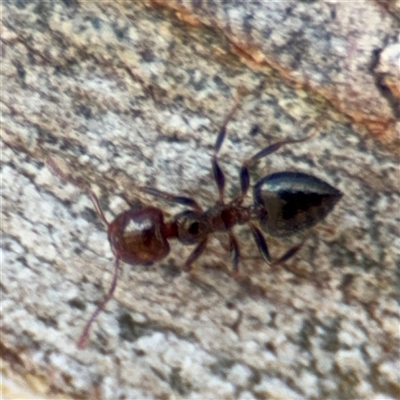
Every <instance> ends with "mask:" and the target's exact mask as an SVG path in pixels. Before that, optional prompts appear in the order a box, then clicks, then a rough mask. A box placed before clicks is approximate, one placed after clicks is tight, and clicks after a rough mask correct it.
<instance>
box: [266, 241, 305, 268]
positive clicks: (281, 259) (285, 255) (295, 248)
mask: <svg viewBox="0 0 400 400" xmlns="http://www.w3.org/2000/svg"><path fill="white" fill-rule="evenodd" d="M309 236H310V235H307V236H306V237H305V238H304V239H303V240H302V241H301V242H300V243H299V244H297V245H296V246H293V247H291V248H290V249H289V250H287V251H286V252H285V253H283V255H282V256H280V257H279V258H278V259H277V260H274V261H273V262H272V265H279V264H283V263H284V262H286V261H287V260H289V259H290V258H292V257H293V256H294V255H295V254H296V253H297V252H298V251H299V250H300V249H301V248H302V247H303V244H304V243H305V241H306V240H307V239H308V238H309Z"/></svg>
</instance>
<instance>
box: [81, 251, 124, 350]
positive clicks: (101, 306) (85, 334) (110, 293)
mask: <svg viewBox="0 0 400 400" xmlns="http://www.w3.org/2000/svg"><path fill="white" fill-rule="evenodd" d="M118 272H119V259H118V258H116V259H115V263H114V274H113V280H112V283H111V286H110V289H109V290H108V293H107V295H106V296H105V297H104V299H103V300H102V302H101V303H100V304H99V305H98V306H97V308H96V310H95V311H94V313H93V314H92V316H91V317H90V318H89V320H88V321H87V322H86V325H85V327H84V328H83V331H82V333H81V336H80V337H79V340H78V343H77V346H78V348H79V349H83V348H84V347H86V344H87V341H88V339H89V333H90V329H91V327H92V324H93V322H94V321H95V320H96V318H97V316H98V315H99V314H100V313H101V311H103V310H104V307H105V306H106V304H107V303H108V301H109V300H110V299H111V298H112V297H113V294H114V291H115V288H116V287H117V281H118Z"/></svg>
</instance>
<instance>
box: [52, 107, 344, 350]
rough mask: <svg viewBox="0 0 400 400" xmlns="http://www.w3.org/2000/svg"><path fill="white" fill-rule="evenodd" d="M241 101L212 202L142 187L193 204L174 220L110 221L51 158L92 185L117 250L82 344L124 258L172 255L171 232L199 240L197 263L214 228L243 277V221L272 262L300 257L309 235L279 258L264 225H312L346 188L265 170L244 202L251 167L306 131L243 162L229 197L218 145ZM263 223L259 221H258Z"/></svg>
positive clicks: (136, 260)
mask: <svg viewBox="0 0 400 400" xmlns="http://www.w3.org/2000/svg"><path fill="white" fill-rule="evenodd" d="M238 106H239V101H238V100H236V102H235V104H234V106H233V108H232V109H231V111H230V112H229V113H228V115H227V116H226V117H225V120H224V121H223V124H222V127H221V129H220V131H219V133H218V136H217V139H216V142H215V146H214V154H213V156H212V160H211V164H212V171H213V175H214V179H215V182H216V185H217V189H218V200H217V201H216V203H215V204H214V206H212V207H211V208H209V209H208V210H205V211H204V209H203V208H202V207H201V206H200V204H199V203H198V202H197V201H196V200H194V199H192V198H190V197H185V196H176V195H173V194H170V193H166V192H162V191H159V190H157V189H155V188H152V187H141V188H139V190H140V191H142V192H144V193H147V194H150V195H152V196H155V197H159V198H161V199H164V200H166V201H169V202H172V203H177V204H180V205H183V206H186V207H187V209H186V210H184V211H182V212H180V213H179V214H177V215H175V216H174V217H173V218H172V220H171V221H164V215H163V211H162V210H161V209H159V208H156V207H152V206H148V207H143V208H139V207H132V208H130V209H129V210H127V211H124V212H122V213H121V214H119V215H118V216H117V217H116V218H115V219H114V220H113V221H112V222H108V221H107V219H106V218H105V216H104V213H103V210H102V209H101V206H100V203H99V200H98V198H97V196H96V195H95V194H94V193H93V192H92V191H91V190H90V189H87V188H85V185H84V184H83V183H82V181H80V180H76V179H73V178H72V177H70V176H68V175H66V174H65V173H64V172H63V171H62V170H61V169H60V168H59V166H58V165H57V163H56V162H55V161H54V160H53V159H52V158H51V157H49V158H48V159H47V163H48V165H49V167H50V168H51V170H52V171H53V172H54V173H55V174H56V175H58V176H59V177H60V178H61V179H63V180H64V181H67V182H70V183H72V184H74V185H75V186H77V187H79V188H81V189H82V190H84V191H85V192H86V193H87V194H88V195H89V197H90V199H91V200H92V202H93V205H94V207H95V209H96V212H97V214H98V216H99V218H100V219H101V221H102V222H103V224H104V225H105V226H106V228H107V233H108V240H109V242H110V245H111V249H112V251H113V253H114V256H115V262H114V273H113V279H112V283H111V286H110V288H109V290H108V293H107V294H106V296H105V297H104V299H103V300H102V302H101V303H100V304H99V305H98V306H97V308H96V310H95V311H94V313H93V314H92V315H91V317H90V318H89V320H88V321H87V323H86V325H85V327H84V329H83V332H82V334H81V336H80V338H79V340H78V343H77V346H78V348H80V349H82V348H84V347H85V346H86V344H87V341H88V339H89V333H90V329H91V326H92V324H93V322H94V321H95V320H96V318H97V316H98V315H99V314H100V312H101V311H102V310H103V309H104V307H105V306H106V304H107V302H108V301H109V300H110V299H111V298H112V296H113V294H114V291H115V288H116V286H117V281H118V275H119V269H120V267H119V263H120V261H123V262H126V263H128V264H131V265H138V264H139V265H150V264H152V263H154V262H158V261H160V260H162V259H163V258H165V257H166V256H167V255H168V253H169V251H170V246H169V243H168V241H169V240H170V239H177V240H179V241H180V242H181V243H183V244H187V245H196V246H195V248H194V250H193V251H192V253H191V254H190V255H189V257H188V259H187V260H186V262H185V264H184V267H183V269H184V270H185V271H190V270H191V266H192V264H193V263H194V262H195V261H196V260H197V259H198V258H199V256H200V255H201V254H202V252H203V251H204V249H205V247H206V244H207V240H208V237H209V235H210V234H212V233H214V232H221V231H222V232H226V233H227V234H228V236H229V248H230V253H231V256H232V264H233V273H232V275H233V276H234V277H235V278H239V259H240V250H239V244H238V241H237V239H236V237H235V235H234V233H233V232H232V229H233V227H234V226H235V225H243V224H247V226H248V227H249V228H250V231H251V233H252V235H253V238H254V241H255V243H256V245H257V247H258V250H259V251H260V253H261V255H262V256H263V258H264V260H265V261H266V262H267V263H269V264H273V265H276V264H281V263H284V262H285V261H287V260H288V259H289V258H291V257H293V256H294V255H295V254H296V253H297V252H298V251H299V250H300V248H301V247H302V245H303V243H304V240H303V241H302V242H301V243H300V244H298V245H296V246H294V247H292V248H290V249H289V250H287V251H286V252H285V253H284V254H283V255H282V256H281V257H279V258H278V259H277V260H272V258H271V256H270V253H269V250H268V245H267V242H266V240H265V239H264V235H263V233H262V231H261V230H260V229H259V228H258V227H257V225H259V226H260V227H261V228H262V230H264V231H265V232H266V233H267V234H269V235H271V236H275V237H284V236H291V235H293V234H295V233H297V232H300V231H303V230H305V229H308V228H311V227H312V226H314V225H316V224H317V223H318V222H320V221H321V220H322V219H323V218H325V217H326V216H327V215H328V214H329V213H330V212H331V210H332V209H333V207H334V206H335V204H336V203H337V202H338V201H339V200H340V198H341V197H342V193H341V192H340V191H339V190H337V189H336V188H334V187H332V186H331V185H329V184H328V183H326V182H324V181H322V180H321V179H319V178H316V177H314V176H311V175H307V174H304V173H300V172H277V173H274V174H271V175H267V176H265V177H263V178H261V179H260V180H259V181H258V182H257V183H256V184H255V185H254V187H253V199H254V203H253V204H252V205H250V206H244V205H243V201H244V198H245V196H246V194H247V192H248V190H249V188H250V174H249V168H250V167H252V166H253V165H254V164H256V163H257V162H258V161H259V160H261V159H262V158H264V157H266V156H268V155H269V154H272V153H274V152H276V151H277V150H279V149H280V148H281V147H282V146H284V145H287V144H294V143H300V142H304V141H306V140H309V139H310V138H311V137H312V136H313V135H314V134H311V135H309V136H306V137H305V138H302V139H297V140H296V139H292V140H282V141H279V142H276V143H274V144H272V145H269V146H267V147H265V148H263V149H262V150H260V151H259V152H258V153H256V154H255V155H254V156H253V157H251V158H249V159H248V160H247V161H245V162H244V163H243V165H242V167H241V169H240V174H239V176H240V193H239V194H238V195H237V196H236V198H234V199H233V200H231V201H229V202H225V176H224V173H223V171H222V169H221V167H220V165H219V162H218V158H217V155H218V152H219V150H220V149H221V146H222V144H223V142H224V139H225V136H226V127H227V124H228V122H229V121H230V119H231V118H232V116H233V114H234V113H235V112H236V110H237V108H238ZM256 224H257V225H256Z"/></svg>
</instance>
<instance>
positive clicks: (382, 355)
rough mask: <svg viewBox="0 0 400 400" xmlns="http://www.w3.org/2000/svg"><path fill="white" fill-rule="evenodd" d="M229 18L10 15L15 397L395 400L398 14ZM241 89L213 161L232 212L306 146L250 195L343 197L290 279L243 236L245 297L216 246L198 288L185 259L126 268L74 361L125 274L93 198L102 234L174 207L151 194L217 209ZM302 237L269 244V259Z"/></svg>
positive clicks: (6, 16) (349, 9)
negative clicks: (247, 171)
mask: <svg viewBox="0 0 400 400" xmlns="http://www.w3.org/2000/svg"><path fill="white" fill-rule="evenodd" d="M236 3H237V4H236V5H235V6H233V5H229V4H228V5H222V4H219V3H217V2H203V1H201V0H200V1H199V0H197V1H196V0H193V1H191V2H190V1H187V0H185V1H184V2H179V1H175V0H174V1H173V0H168V1H162V0H152V1H149V2H147V3H146V4H144V3H140V2H132V3H127V2H110V3H103V2H97V3H86V2H82V3H81V2H77V1H64V2H63V3H52V2H40V1H36V2H30V3H25V2H22V1H19V2H10V3H6V4H3V13H2V55H3V57H2V58H3V59H2V69H1V73H2V90H1V98H2V137H1V145H2V153H1V154H2V157H1V168H2V183H3V186H2V189H3V192H2V204H3V207H2V211H3V213H2V236H3V241H2V254H3V258H2V271H1V291H2V296H1V343H0V344H1V357H2V361H3V363H2V374H3V378H4V379H3V383H2V394H3V397H4V398H35V397H34V396H36V397H39V398H51V399H54V398H63V399H65V398H68V397H70V398H74V399H76V398H85V399H86V398H101V399H124V398H125V399H142V398H157V399H158V398H160V399H165V398H171V399H172V398H202V399H206V398H207V399H211V398H212V399H214V398H215V399H217V398H218V399H233V398H238V399H256V398H257V399H259V398H274V399H275V398H276V399H282V398H284V399H297V398H299V399H300V398H329V399H330V398H332V399H338V398H340V399H359V398H372V397H374V396H378V395H384V396H386V397H385V398H393V399H395V398H398V397H399V395H400V386H399V372H398V358H399V328H400V316H399V304H398V300H399V297H398V290H399V289H398V288H399V286H398V285H399V282H398V268H399V265H400V262H399V261H400V257H399V253H400V246H399V233H400V232H399V226H400V224H399V209H400V201H399V198H400V190H399V169H398V158H397V156H398V145H399V98H400V95H399V90H398V82H399V71H398V59H399V47H400V46H399V42H398V33H399V31H400V30H399V13H398V7H397V6H396V4H397V3H396V4H395V3H393V4H390V3H389V2H387V3H385V2H381V3H377V2H373V1H364V2H345V3H335V4H333V3H330V2H323V1H321V2H315V3H309V2H304V3H301V2H296V1H287V2H259V3H256V2H243V3H241V2H236ZM396 7H397V8H396ZM243 87H245V88H246V90H247V91H248V95H247V96H245V97H244V98H243V99H242V100H241V104H240V108H239V110H238V111H237V112H236V113H235V115H234V116H233V118H232V120H231V121H230V122H229V124H228V130H227V132H228V133H227V138H226V140H225V142H224V143H223V147H222V149H221V151H220V153H219V161H220V164H221V166H222V168H223V170H224V173H225V175H226V179H227V182H228V184H227V190H226V195H227V197H229V198H233V197H234V196H235V194H236V193H237V192H238V190H239V170H240V166H241V165H242V163H243V162H244V161H245V160H246V159H248V158H249V157H251V156H252V155H254V154H255V153H256V152H257V151H259V150H260V149H261V148H264V147H265V146H267V145H268V144H271V143H273V142H276V141H280V140H285V139H299V138H303V137H305V136H307V135H308V134H310V133H311V132H314V131H316V132H317V134H316V135H315V136H314V137H313V138H312V139H310V140H308V141H306V142H303V143H298V144H294V145H287V146H284V147H283V148H282V149H281V150H279V151H278V152H277V153H275V154H273V155H271V156H268V157H267V158H266V159H265V160H262V161H260V162H259V164H258V165H257V167H256V168H254V169H252V171H251V180H252V183H253V184H254V183H255V182H256V181H257V179H260V178H261V177H263V176H265V175H267V174H269V173H272V172H277V171H301V172H304V173H308V174H311V175H314V176H316V177H318V178H320V179H323V180H325V181H326V182H329V183H330V184H331V185H333V186H335V187H337V188H338V189H340V190H341V191H342V192H343V193H344V197H343V198H342V200H341V201H340V202H339V204H338V205H337V206H336V208H335V209H334V210H333V212H332V213H331V214H330V215H329V216H328V217H327V218H326V220H325V221H323V222H322V223H321V224H319V225H318V226H317V227H316V228H314V229H313V230H311V232H310V236H309V238H308V239H307V240H306V242H305V244H304V246H303V248H302V249H301V251H300V252H299V253H298V254H297V255H296V256H295V257H293V258H292V259H290V260H289V261H288V262H287V263H286V265H285V266H276V267H271V266H268V265H267V264H266V263H265V262H264V261H263V259H262V257H261V255H259V254H258V252H257V250H256V245H255V243H254V242H253V240H252V238H251V236H250V233H249V230H248V229H247V228H246V227H245V226H244V227H238V228H235V233H236V234H237V236H238V238H239V244H240V249H241V255H242V256H241V261H240V270H241V274H242V276H243V277H244V278H243V280H241V281H239V282H238V281H236V280H234V279H233V278H232V277H231V276H230V275H229V273H227V271H229V270H230V269H231V264H230V260H229V244H228V243H229V242H228V239H227V237H226V235H222V234H216V235H215V236H213V238H212V240H210V241H209V243H208V245H207V248H206V250H205V252H204V253H203V255H202V256H201V258H199V260H198V261H197V262H196V268H195V271H194V273H193V275H190V274H188V273H186V272H183V271H182V269H181V268H182V266H183V264H184V262H185V260H186V258H187V257H188V255H189V254H190V252H191V251H192V250H193V247H192V246H183V245H181V244H179V243H177V242H176V241H171V248H172V249H171V252H170V254H169V256H168V257H167V258H166V259H164V260H162V261H161V262H159V263H157V264H154V265H152V266H147V267H146V266H140V265H139V266H134V267H130V266H127V265H124V273H123V275H122V277H121V280H120V281H119V284H118V287H117V291H116V293H115V296H114V299H113V300H111V301H110V302H109V304H108V305H107V307H106V310H105V312H103V313H102V314H101V315H100V316H99V318H98V320H97V321H96V323H95V324H94V326H93V329H92V331H91V333H90V337H89V342H88V346H87V347H86V348H85V349H83V350H78V349H77V347H76V342H77V340H78V337H79V335H80V333H81V331H82V329H83V326H84V324H85V322H86V321H87V320H88V318H89V316H90V315H91V313H92V312H93V311H94V309H95V307H96V304H98V303H99V302H100V301H101V299H102V298H103V296H104V295H105V293H106V292H107V290H108V288H109V285H110V283H111V272H112V264H113V256H112V253H111V250H110V246H109V243H108V241H107V235H106V232H105V229H104V227H103V225H102V224H101V221H100V220H99V218H98V217H97V215H96V213H95V210H94V208H93V205H92V203H91V202H90V199H89V198H88V196H87V195H86V193H85V191H84V190H82V187H87V188H91V189H92V190H93V191H94V192H95V193H96V194H97V195H98V196H99V198H100V203H101V206H102V207H103V208H104V210H105V214H106V218H107V219H108V221H111V220H112V219H113V218H115V216H116V215H117V214H118V213H120V212H122V211H124V210H126V209H128V208H129V206H130V205H153V206H155V207H159V208H160V209H162V210H163V212H164V214H165V218H166V219H167V220H169V219H171V218H172V217H173V215H175V214H176V213H178V212H180V211H181V210H182V209H183V208H182V207H180V206H177V205H174V204H169V203H166V202H165V201H163V200H160V199H155V198H152V197H151V196H149V195H146V194H143V193H142V192H140V191H139V190H138V187H139V186H144V185H147V186H153V187H155V188H157V189H159V190H164V191H168V192H171V193H176V194H178V195H183V196H189V197H192V198H195V199H196V200H197V201H198V202H199V203H201V204H202V205H203V206H204V207H205V208H207V207H211V206H212V205H213V204H214V202H215V201H216V199H217V189H216V185H215V182H214V180H213V175H212V171H211V162H210V160H211V157H212V155H213V148H214V143H215V139H216V137H217V134H218V132H219V129H220V127H221V125H222V122H223V120H224V118H225V116H226V115H227V113H228V112H229V110H230V109H231V107H232V106H233V103H234V99H235V96H236V94H237V90H238V89H239V88H243ZM396 151H397V154H396ZM49 157H52V158H53V159H54V160H56V161H57V163H59V165H60V168H62V170H63V171H64V172H65V173H66V174H68V175H70V176H71V177H72V178H73V179H74V180H76V181H79V182H80V186H81V188H78V187H76V186H74V185H72V184H71V183H67V182H63V181H62V179H60V177H59V176H57V175H55V174H54V173H53V172H52V170H51V169H50V168H49V167H48V164H46V160H48V159H49ZM251 202H252V196H251V193H249V195H248V196H247V197H246V204H251ZM302 238H304V235H298V236H296V237H293V238H289V239H283V240H280V239H279V240H278V239H276V238H272V237H267V241H268V245H269V248H270V251H271V253H272V255H273V257H275V258H277V257H279V255H281V254H283V252H284V251H285V250H286V249H287V248H288V247H289V246H290V245H293V244H296V243H299V242H301V240H302Z"/></svg>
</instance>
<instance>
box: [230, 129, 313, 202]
mask: <svg viewBox="0 0 400 400" xmlns="http://www.w3.org/2000/svg"><path fill="white" fill-rule="evenodd" d="M315 132H316V131H315ZM315 132H313V133H312V134H310V135H308V136H306V137H304V138H302V139H289V140H282V141H280V142H276V143H273V144H271V145H269V146H267V147H264V148H263V149H261V150H260V151H259V152H258V153H256V154H254V156H253V157H251V158H249V159H248V160H247V161H245V162H244V163H243V165H242V168H241V169H240V188H241V194H240V195H239V196H238V198H237V199H236V202H238V203H239V204H240V203H241V202H242V201H243V199H244V197H245V196H246V194H247V191H248V190H249V187H250V175H249V168H250V167H252V166H253V165H254V164H255V163H256V162H257V161H259V160H261V159H262V158H264V157H266V156H268V155H270V154H272V153H275V152H276V151H277V150H279V149H280V148H281V147H282V146H284V145H286V144H293V143H301V142H305V141H306V140H309V139H311V138H312V137H313V136H314V135H315Z"/></svg>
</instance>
